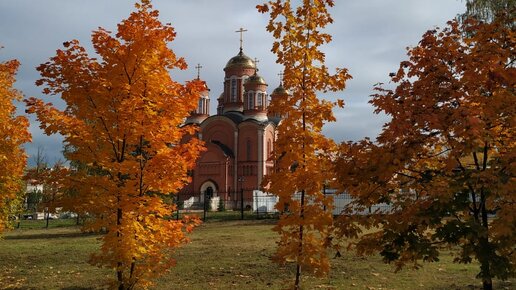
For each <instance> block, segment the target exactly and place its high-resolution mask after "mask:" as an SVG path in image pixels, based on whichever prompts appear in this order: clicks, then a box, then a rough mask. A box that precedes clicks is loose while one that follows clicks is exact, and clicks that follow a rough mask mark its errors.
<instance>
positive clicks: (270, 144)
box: [267, 139, 272, 158]
mask: <svg viewBox="0 0 516 290" xmlns="http://www.w3.org/2000/svg"><path fill="white" fill-rule="evenodd" d="M271 156H272V141H271V139H268V140H267V158H270V157H271Z"/></svg>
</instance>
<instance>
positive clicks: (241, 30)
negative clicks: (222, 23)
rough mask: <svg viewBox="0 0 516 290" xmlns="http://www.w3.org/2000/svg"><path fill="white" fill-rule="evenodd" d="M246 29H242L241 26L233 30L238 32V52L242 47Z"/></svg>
mask: <svg viewBox="0 0 516 290" xmlns="http://www.w3.org/2000/svg"><path fill="white" fill-rule="evenodd" d="M246 31H247V29H243V28H242V27H240V29H239V30H237V31H235V32H239V33H240V52H242V47H243V43H244V32H246Z"/></svg>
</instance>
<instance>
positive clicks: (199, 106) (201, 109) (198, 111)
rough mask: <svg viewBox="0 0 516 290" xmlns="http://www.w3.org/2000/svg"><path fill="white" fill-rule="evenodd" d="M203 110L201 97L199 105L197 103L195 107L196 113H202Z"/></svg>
mask: <svg viewBox="0 0 516 290" xmlns="http://www.w3.org/2000/svg"><path fill="white" fill-rule="evenodd" d="M203 111H204V109H203V99H202V98H200V99H199V105H198V107H197V113H198V114H202V113H203Z"/></svg>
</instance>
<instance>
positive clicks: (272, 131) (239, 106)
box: [180, 44, 288, 202]
mask: <svg viewBox="0 0 516 290" xmlns="http://www.w3.org/2000/svg"><path fill="white" fill-rule="evenodd" d="M198 68H200V67H198ZM198 77H199V76H198ZM267 88H268V84H267V83H266V81H265V80H264V79H263V77H261V76H260V75H259V74H258V68H257V66H256V61H253V60H252V59H251V58H249V57H248V56H246V55H245V54H244V52H243V49H242V44H241V45H240V52H239V53H238V54H237V55H236V56H234V57H232V58H231V59H230V60H229V61H228V62H227V64H226V66H225V67H224V91H223V92H222V94H220V96H219V97H218V99H217V101H218V106H217V113H216V114H214V115H210V111H209V108H210V97H209V89H208V88H206V91H205V92H204V93H203V94H202V95H201V97H200V99H199V105H198V107H197V110H196V111H195V112H192V113H191V115H190V116H189V117H188V118H187V119H186V121H185V124H196V125H198V126H199V128H200V129H199V132H198V136H197V137H198V138H199V139H201V140H203V141H204V142H205V147H206V149H207V150H206V151H205V152H203V153H202V154H201V156H200V157H199V159H198V160H197V164H196V167H195V169H194V170H193V171H192V172H191V178H192V181H191V183H190V184H188V185H187V186H185V187H184V188H183V189H182V190H181V192H180V195H181V197H182V198H181V199H187V198H189V197H194V198H195V199H197V198H198V200H199V201H201V202H202V201H203V200H204V196H205V195H207V196H209V197H217V196H218V197H220V199H222V200H226V201H229V202H231V201H236V200H240V199H241V198H240V196H241V194H242V192H243V196H244V200H252V194H253V190H257V189H260V185H261V182H262V179H263V177H264V175H266V174H267V173H269V172H271V170H273V161H272V160H271V159H270V158H269V157H270V156H271V152H272V150H273V146H274V140H275V138H276V127H277V126H278V124H279V122H280V120H281V118H280V116H279V115H277V114H273V113H272V112H269V110H268V105H269V102H270V100H271V99H272V98H278V97H285V96H286V95H287V94H288V92H287V91H286V90H285V89H284V88H283V87H282V85H281V84H280V86H279V87H278V88H276V89H275V90H274V91H273V92H272V93H271V95H270V97H269V95H268V89H267Z"/></svg>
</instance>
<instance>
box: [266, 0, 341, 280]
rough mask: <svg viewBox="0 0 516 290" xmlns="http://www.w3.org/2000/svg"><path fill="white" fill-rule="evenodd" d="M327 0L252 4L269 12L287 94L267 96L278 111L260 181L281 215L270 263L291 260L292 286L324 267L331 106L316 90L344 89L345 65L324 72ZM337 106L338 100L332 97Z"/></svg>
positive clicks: (329, 223)
mask: <svg viewBox="0 0 516 290" xmlns="http://www.w3.org/2000/svg"><path fill="white" fill-rule="evenodd" d="M333 5H334V3H333V1H330V0H322V1H321V0H304V1H302V3H300V4H299V6H298V7H293V5H292V3H291V1H289V0H286V1H280V0H278V1H269V2H267V3H265V4H264V5H259V6H258V7H257V8H258V10H259V11H260V12H262V13H267V12H268V13H269V14H270V20H269V23H268V25H267V30H268V31H269V32H271V33H272V34H273V36H274V38H276V41H275V42H274V44H273V46H272V52H274V53H275V54H276V55H277V63H279V64H281V65H283V67H284V79H283V82H284V83H283V85H284V87H285V88H286V89H287V90H289V91H290V92H291V94H290V95H289V96H288V97H287V98H286V99H285V100H283V99H278V100H273V101H272V103H271V106H270V110H272V111H274V112H277V113H280V114H281V115H282V116H285V117H284V119H283V120H282V121H281V123H280V125H279V127H278V138H277V140H276V141H275V146H274V158H275V159H276V168H275V172H274V173H272V174H270V175H269V176H267V178H266V179H265V181H264V185H267V186H269V187H268V189H267V190H268V191H269V192H271V193H274V194H276V195H277V196H278V197H279V202H278V204H277V206H276V207H277V209H278V210H279V211H280V212H282V214H281V217H280V220H279V221H278V224H277V226H276V227H275V228H274V230H275V231H277V232H278V233H279V235H280V241H279V243H278V249H277V252H276V255H275V259H276V261H279V262H280V263H285V262H289V261H293V262H295V264H296V279H295V286H294V287H295V289H299V287H300V276H301V270H302V269H305V270H307V271H310V272H312V273H315V274H316V275H324V274H326V273H327V272H328V270H329V260H328V257H327V252H326V251H327V246H328V245H329V243H328V237H329V234H330V232H331V227H332V223H333V219H332V203H331V198H329V197H326V196H324V195H323V192H322V189H323V184H324V183H325V181H327V180H331V179H332V173H331V171H329V170H327V169H328V168H329V165H328V163H329V157H330V156H331V153H332V152H333V149H334V146H335V144H334V143H333V142H332V140H330V139H328V138H326V137H325V136H324V135H323V134H322V132H321V130H322V127H323V125H324V123H326V122H331V121H335V118H334V116H333V113H332V108H333V107H334V106H335V103H333V102H330V101H326V100H322V99H319V98H318V97H317V94H318V93H326V92H329V91H331V92H336V91H340V90H343V89H344V86H345V82H346V80H347V79H348V78H350V76H349V75H348V73H347V70H346V69H339V68H337V69H336V73H335V74H334V75H332V74H330V73H329V72H328V67H327V66H326V65H325V55H324V53H323V52H322V51H321V46H322V45H324V44H326V43H328V42H330V41H331V36H330V35H329V34H327V33H325V32H324V31H323V30H324V28H325V27H326V25H328V24H330V23H332V22H333V20H332V18H331V15H330V13H329V12H328V8H329V7H332V6H333ZM338 103H339V105H341V106H342V105H343V102H342V101H339V102H338Z"/></svg>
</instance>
